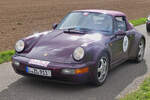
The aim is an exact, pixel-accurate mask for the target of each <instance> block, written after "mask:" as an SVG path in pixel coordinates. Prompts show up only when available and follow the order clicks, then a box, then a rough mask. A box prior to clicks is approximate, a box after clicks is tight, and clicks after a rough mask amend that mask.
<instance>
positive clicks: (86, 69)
mask: <svg viewBox="0 0 150 100" xmlns="http://www.w3.org/2000/svg"><path fill="white" fill-rule="evenodd" d="M88 71H89V68H88V67H85V68H81V69H76V70H75V74H83V73H86V72H88Z"/></svg>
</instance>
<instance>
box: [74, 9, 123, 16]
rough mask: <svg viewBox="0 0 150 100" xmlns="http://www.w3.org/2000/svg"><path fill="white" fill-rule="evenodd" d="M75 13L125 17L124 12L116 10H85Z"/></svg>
mask: <svg viewBox="0 0 150 100" xmlns="http://www.w3.org/2000/svg"><path fill="white" fill-rule="evenodd" d="M75 11H83V12H96V13H104V14H108V15H111V16H125V14H124V13H123V12H120V11H114V10H99V9H85V10H75Z"/></svg>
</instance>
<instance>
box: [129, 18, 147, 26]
mask: <svg viewBox="0 0 150 100" xmlns="http://www.w3.org/2000/svg"><path fill="white" fill-rule="evenodd" d="M146 20H147V18H139V19H136V20H129V22H130V23H132V24H133V25H134V26H138V25H141V24H145V23H146Z"/></svg>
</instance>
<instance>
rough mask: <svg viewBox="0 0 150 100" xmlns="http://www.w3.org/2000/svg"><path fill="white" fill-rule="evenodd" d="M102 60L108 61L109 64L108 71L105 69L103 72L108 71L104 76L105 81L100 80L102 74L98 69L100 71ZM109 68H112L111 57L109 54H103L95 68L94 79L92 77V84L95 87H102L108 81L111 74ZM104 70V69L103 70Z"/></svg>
mask: <svg viewBox="0 0 150 100" xmlns="http://www.w3.org/2000/svg"><path fill="white" fill-rule="evenodd" d="M102 59H106V60H105V61H106V63H107V66H106V67H105V68H106V69H103V70H106V73H105V74H106V75H105V76H104V79H101V80H100V79H99V78H100V76H99V75H100V73H101V72H98V69H100V66H102V65H101V60H102ZM109 66H110V60H109V56H108V54H107V53H103V54H102V55H101V56H100V57H99V58H98V60H97V64H96V66H95V68H94V73H93V77H92V81H91V83H92V84H93V85H94V86H101V85H102V84H103V83H104V82H105V81H106V79H107V76H108V72H109ZM101 70H102V69H101Z"/></svg>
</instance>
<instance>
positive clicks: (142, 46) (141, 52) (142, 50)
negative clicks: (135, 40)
mask: <svg viewBox="0 0 150 100" xmlns="http://www.w3.org/2000/svg"><path fill="white" fill-rule="evenodd" d="M144 53H145V42H144V39H141V41H140V42H139V45H138V52H137V57H136V61H137V62H141V61H142V60H143V58H144Z"/></svg>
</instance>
